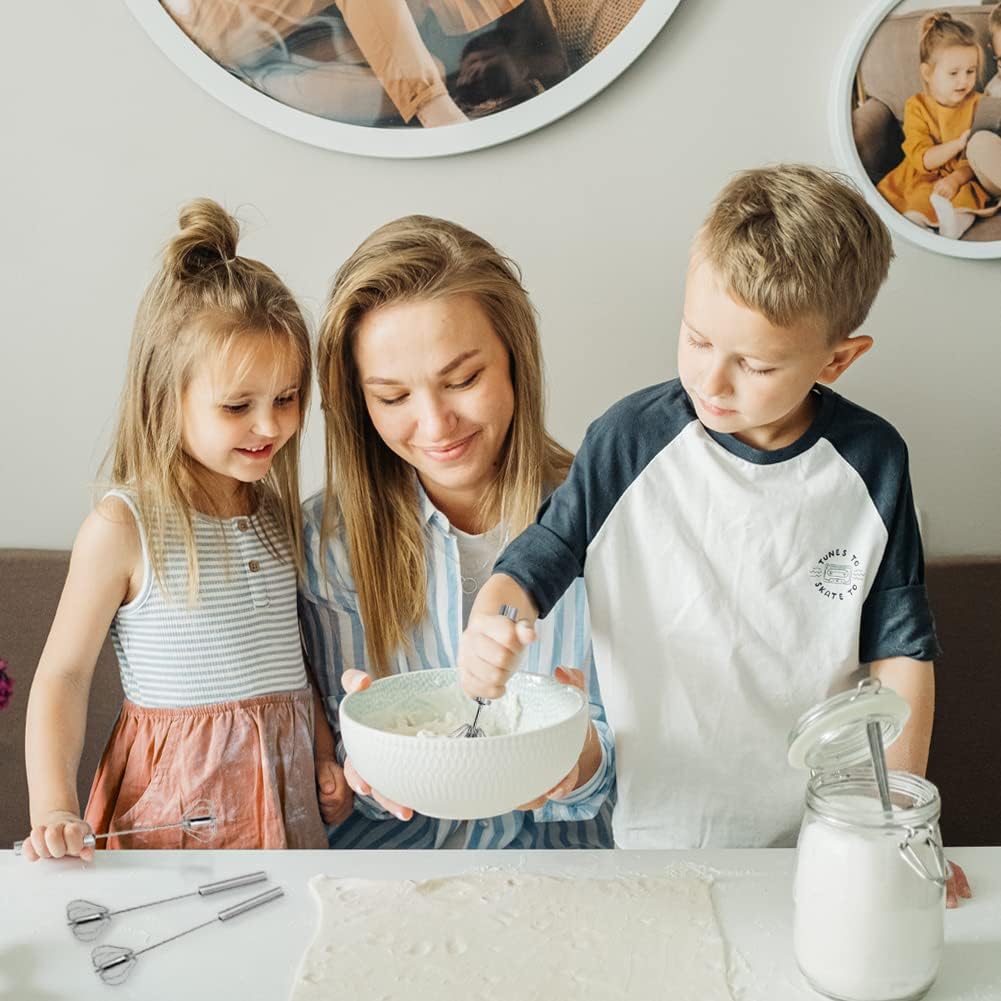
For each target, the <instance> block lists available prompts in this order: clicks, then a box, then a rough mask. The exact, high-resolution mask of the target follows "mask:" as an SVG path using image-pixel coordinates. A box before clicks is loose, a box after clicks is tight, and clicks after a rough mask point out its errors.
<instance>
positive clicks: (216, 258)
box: [164, 198, 240, 278]
mask: <svg viewBox="0 0 1001 1001" xmlns="http://www.w3.org/2000/svg"><path fill="white" fill-rule="evenodd" d="M178 224H179V226H180V232H179V233H178V234H177V235H176V236H175V237H174V238H173V239H172V240H171V241H170V243H169V244H168V245H167V250H166V252H165V254H164V257H165V261H166V264H167V267H168V269H169V270H170V271H172V272H173V273H174V274H175V275H177V276H178V277H179V278H197V277H198V276H199V275H201V274H203V273H204V272H205V271H207V270H210V269H212V268H215V267H218V266H219V265H220V264H227V263H231V262H232V261H233V260H234V259H235V258H236V244H237V241H238V240H239V238H240V227H239V224H238V223H237V221H236V220H235V219H234V218H233V217H232V216H231V215H230V214H229V213H228V212H227V211H226V210H225V209H224V208H223V207H222V206H221V205H219V204H218V202H214V201H212V199H211V198H196V199H195V200H194V201H191V202H188V203H187V204H186V205H185V206H184V207H183V208H182V209H181V213H180V217H179V219H178Z"/></svg>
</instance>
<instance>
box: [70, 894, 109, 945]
mask: <svg viewBox="0 0 1001 1001" xmlns="http://www.w3.org/2000/svg"><path fill="white" fill-rule="evenodd" d="M110 915H111V912H110V911H109V910H108V908H107V907H104V906H103V905H102V904H95V903H93V902H92V901H90V900H71V901H70V902H69V903H68V904H67V905H66V923H67V924H68V925H69V926H70V931H71V932H73V934H74V935H75V936H76V937H77V938H78V939H79V940H80V941H81V942H92V941H93V940H94V939H95V938H97V936H98V935H100V934H101V931H102V930H103V929H104V926H105V925H106V924H107V923H108V921H109V920H110Z"/></svg>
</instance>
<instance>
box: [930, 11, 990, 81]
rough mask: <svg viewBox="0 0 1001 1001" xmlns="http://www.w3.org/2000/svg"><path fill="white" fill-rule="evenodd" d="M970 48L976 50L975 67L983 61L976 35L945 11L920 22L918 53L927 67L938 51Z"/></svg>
mask: <svg viewBox="0 0 1001 1001" xmlns="http://www.w3.org/2000/svg"><path fill="white" fill-rule="evenodd" d="M953 45H957V46H967V45H969V46H972V47H973V48H975V49H976V50H977V65H978V67H979V65H980V62H981V61H982V59H983V52H982V50H981V48H980V43H979V42H978V41H977V33H976V32H975V31H974V30H973V26H972V25H970V24H967V23H966V21H959V20H957V19H956V18H954V17H953V16H952V14H950V13H949V12H948V11H947V10H937V11H935V12H934V13H932V14H929V15H928V16H927V17H926V18H924V20H923V21H922V22H921V43H920V46H919V49H918V53H919V55H920V58H921V62H922V63H927V64H928V65H929V66H930V65H931V63H932V61H933V60H934V58H935V53H936V52H938V51H939V50H940V49H945V48H949V47H950V46H953Z"/></svg>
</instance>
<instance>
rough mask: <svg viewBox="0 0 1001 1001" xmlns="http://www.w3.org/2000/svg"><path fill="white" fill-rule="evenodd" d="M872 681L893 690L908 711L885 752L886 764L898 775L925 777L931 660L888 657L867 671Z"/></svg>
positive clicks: (931, 707)
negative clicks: (905, 704)
mask: <svg viewBox="0 0 1001 1001" xmlns="http://www.w3.org/2000/svg"><path fill="white" fill-rule="evenodd" d="M869 673H870V675H871V676H872V677H873V678H877V679H879V681H880V682H882V684H884V685H885V686H886V687H887V688H892V689H893V690H894V691H895V692H896V693H897V694H898V695H899V696H900V697H901V698H902V699H904V700H905V701H906V702H907V704H908V705H909V706H910V707H911V718H910V719H909V720H908V721H907V725H906V726H905V727H904V732H903V733H902V734H901V735H900V736H899V737H898V738H897V740H895V741H894V742H893V743H892V744H891V745H890V746H889V747H888V748H887V749H886V764H887V766H888V767H889V768H890V769H892V770H894V771H900V772H910V773H911V774H912V775H922V776H923V775H924V774H925V772H926V771H927V769H928V749H929V747H930V746H931V731H932V720H933V718H934V715H935V666H934V664H933V663H932V662H931V661H930V660H924V661H922V660H911V658H910V657H888V658H887V659H886V660H878V661H874V662H873V663H872V664H871V665H870V668H869Z"/></svg>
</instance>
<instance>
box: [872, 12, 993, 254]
mask: <svg viewBox="0 0 1001 1001" xmlns="http://www.w3.org/2000/svg"><path fill="white" fill-rule="evenodd" d="M919 52H920V58H921V78H922V80H923V81H924V90H923V91H921V92H920V93H918V94H914V95H913V96H912V97H909V98H908V99H907V103H906V104H905V105H904V143H903V150H904V159H903V161H902V162H901V163H900V164H898V165H897V166H896V167H895V168H894V169H893V170H892V171H890V173H889V174H887V175H886V176H885V177H884V178H883V179H882V180H881V181H880V182H879V192H880V194H881V195H882V196H883V197H884V198H885V199H886V200H887V201H888V202H889V203H890V204H891V205H892V206H893V207H894V208H895V209H896V210H897V211H898V212H900V213H901V214H902V215H904V216H906V217H907V218H908V219H910V220H911V222H914V223H917V224H918V225H919V226H926V227H935V228H937V229H938V231H939V234H940V235H941V236H945V237H949V238H950V239H959V237H961V236H962V235H963V233H964V232H965V231H966V230H967V229H968V228H969V227H970V226H971V225H972V224H973V221H974V219H975V217H976V216H977V215H979V214H980V210H982V209H984V208H985V207H986V206H987V204H988V202H989V201H990V195H988V193H987V192H986V191H985V190H984V189H983V187H982V186H981V185H980V184H979V183H978V182H977V180H976V175H975V174H974V172H973V168H972V167H970V164H969V161H968V160H967V159H966V157H965V151H966V141H967V140H968V139H969V137H970V126H971V125H972V124H973V113H974V111H975V110H976V107H977V104H978V103H979V102H980V100H981V98H982V97H983V94H981V93H979V92H978V91H976V90H975V89H974V88H975V87H976V83H977V75H978V73H979V72H980V65H981V62H980V61H981V59H982V58H983V52H982V51H981V48H980V45H979V43H978V42H977V37H976V34H975V33H974V31H973V28H972V27H970V25H968V24H967V23H966V22H965V21H959V20H957V19H955V18H954V17H953V16H952V15H951V14H949V13H948V12H947V11H937V12H935V13H933V14H929V15H928V17H926V18H925V19H924V21H923V22H922V24H921V45H920V50H919Z"/></svg>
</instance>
